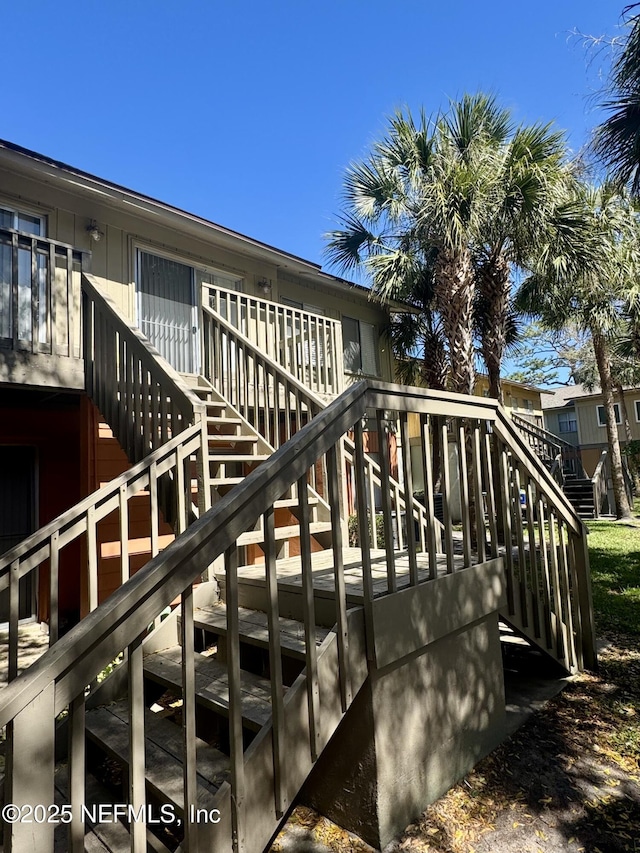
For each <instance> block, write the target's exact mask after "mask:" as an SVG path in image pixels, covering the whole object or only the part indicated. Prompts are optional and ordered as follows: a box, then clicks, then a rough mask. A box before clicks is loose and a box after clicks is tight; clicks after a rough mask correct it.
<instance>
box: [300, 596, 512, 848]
mask: <svg viewBox="0 0 640 853" xmlns="http://www.w3.org/2000/svg"><path fill="white" fill-rule="evenodd" d="M504 727H505V701H504V682H503V669H502V658H501V651H500V639H499V633H498V618H497V614H496V613H495V612H491V613H489V614H486V615H484V616H483V617H482V618H480V619H478V620H476V621H475V622H472V623H470V624H468V625H466V626H464V627H463V628H460V629H459V630H457V631H456V632H454V633H452V634H449V635H448V636H446V637H443V638H442V639H438V640H436V641H435V642H433V643H430V644H429V645H427V646H426V647H424V648H422V649H420V650H419V651H417V652H415V653H414V654H412V655H410V656H408V657H405V658H403V659H401V660H398V661H395V662H394V663H392V664H390V665H388V666H386V667H384V668H383V669H375V667H373V666H372V667H371V668H370V675H369V678H368V679H367V681H366V683H365V685H364V687H363V688H362V690H361V691H360V693H359V695H358V696H357V697H356V699H355V701H354V704H353V705H352V707H351V708H350V709H349V712H348V713H347V715H346V717H345V719H344V721H343V722H342V724H341V725H340V727H339V728H338V730H337V732H336V734H335V735H334V737H333V739H332V740H331V742H330V744H329V745H328V747H327V748H326V749H325V751H324V752H323V754H322V755H321V757H320V759H319V761H318V763H317V765H316V767H315V768H314V771H313V773H312V775H311V776H310V777H309V780H308V781H307V783H306V784H305V787H304V788H303V791H302V794H301V800H302V802H304V803H306V804H308V805H310V806H312V807H313V808H316V809H317V810H318V811H320V812H321V813H322V814H325V815H326V816H327V817H329V818H331V819H332V820H334V821H335V822H336V823H338V824H340V825H341V826H344V827H345V828H347V829H349V830H351V831H352V832H355V833H356V834H357V835H359V836H360V837H361V838H363V839H364V840H365V841H367V842H368V843H369V844H371V845H373V846H374V847H377V848H382V847H384V845H385V844H387V843H388V842H389V841H390V840H391V839H392V838H394V837H395V836H396V835H398V834H399V833H400V832H401V831H402V830H403V829H404V828H405V827H406V826H407V824H409V823H410V822H411V820H412V819H413V818H414V817H416V815H418V814H419V813H420V812H421V811H422V810H423V809H424V808H425V807H426V806H427V805H428V804H429V803H431V802H433V801H434V800H436V799H437V798H438V797H439V796H441V795H442V794H443V793H444V792H445V791H447V790H448V789H449V788H450V787H451V786H452V785H453V784H454V783H455V782H456V781H458V780H459V779H460V778H461V777H462V776H464V774H465V773H467V772H468V771H469V770H470V769H471V768H472V767H473V766H474V765H475V764H476V763H477V762H478V761H479V760H480V759H481V758H482V757H483V756H484V755H486V754H487V753H488V752H490V751H491V750H492V749H493V748H494V747H495V746H497V744H498V743H500V741H501V740H502V739H503V738H504V731H505V729H504Z"/></svg>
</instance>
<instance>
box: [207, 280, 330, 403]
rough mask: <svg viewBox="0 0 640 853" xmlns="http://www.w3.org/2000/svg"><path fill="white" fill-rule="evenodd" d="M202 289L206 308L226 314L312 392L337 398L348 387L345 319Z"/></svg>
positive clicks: (218, 290)
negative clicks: (341, 320) (343, 323)
mask: <svg viewBox="0 0 640 853" xmlns="http://www.w3.org/2000/svg"><path fill="white" fill-rule="evenodd" d="M202 288H203V289H202V305H203V307H204V308H210V309H212V310H213V311H215V312H216V314H219V315H221V316H222V317H223V318H224V319H225V320H227V321H228V322H229V323H231V324H232V325H233V326H234V327H235V328H236V329H237V330H238V331H239V332H241V333H242V334H243V335H244V336H245V337H246V338H248V339H249V340H250V341H252V342H253V343H254V344H255V345H256V346H257V347H258V349H260V350H261V351H262V352H263V353H265V354H266V355H267V356H269V358H270V359H271V360H272V361H275V362H277V363H278V364H280V365H281V366H282V367H283V368H284V369H285V370H286V371H287V372H288V373H290V374H292V375H293V376H295V378H296V379H298V380H299V381H300V382H301V383H302V384H303V385H304V386H305V387H306V388H308V389H309V390H310V391H313V392H314V393H315V394H321V395H325V396H328V397H335V396H337V395H338V394H339V393H340V392H341V391H342V390H343V388H344V370H343V360H342V359H343V357H342V325H341V323H340V321H339V320H333V319H331V318H330V317H325V316H324V315H322V314H314V313H313V312H311V311H303V310H302V309H300V308H292V307H290V306H288V305H282V304H280V303H277V302H271V301H269V300H268V299H260V298H258V297H256V296H249V295H248V294H246V293H239V292H237V291H235V290H225V289H224V288H221V287H216V286H214V285H210V284H203V286H202ZM205 346H206V338H205Z"/></svg>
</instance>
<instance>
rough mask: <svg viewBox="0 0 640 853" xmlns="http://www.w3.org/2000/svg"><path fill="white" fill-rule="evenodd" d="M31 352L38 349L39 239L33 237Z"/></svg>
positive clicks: (31, 247)
mask: <svg viewBox="0 0 640 853" xmlns="http://www.w3.org/2000/svg"><path fill="white" fill-rule="evenodd" d="M30 251H31V352H37V351H38V337H39V336H38V308H39V302H38V296H39V293H38V252H37V241H36V238H35V237H33V238H32V239H31V246H30Z"/></svg>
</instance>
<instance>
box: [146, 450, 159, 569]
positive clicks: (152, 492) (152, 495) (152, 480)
mask: <svg viewBox="0 0 640 853" xmlns="http://www.w3.org/2000/svg"><path fill="white" fill-rule="evenodd" d="M149 508H150V512H151V556H152V557H155V556H156V555H157V554H158V552H159V550H160V537H159V523H158V520H159V510H158V466H157V464H156V463H155V462H152V463H151V465H150V466H149Z"/></svg>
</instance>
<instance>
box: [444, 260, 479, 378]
mask: <svg viewBox="0 0 640 853" xmlns="http://www.w3.org/2000/svg"><path fill="white" fill-rule="evenodd" d="M474 294H475V275H474V270H473V264H472V261H471V255H470V253H469V251H468V250H466V249H465V250H463V251H461V252H451V251H448V250H446V249H442V250H441V251H440V254H439V256H438V262H437V265H436V271H435V293H434V296H435V302H436V306H437V308H438V311H439V312H440V316H441V317H442V325H443V327H444V333H445V335H446V338H447V343H448V344H449V361H450V366H451V385H452V388H453V390H454V391H457V392H458V393H459V394H473V387H474V384H475V375H476V374H475V351H474V347H473V299H474Z"/></svg>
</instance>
